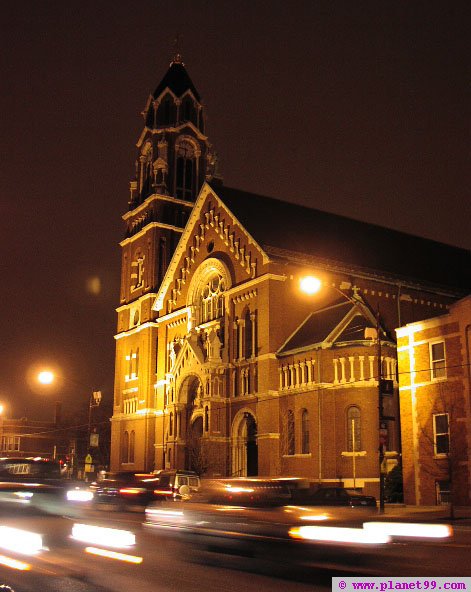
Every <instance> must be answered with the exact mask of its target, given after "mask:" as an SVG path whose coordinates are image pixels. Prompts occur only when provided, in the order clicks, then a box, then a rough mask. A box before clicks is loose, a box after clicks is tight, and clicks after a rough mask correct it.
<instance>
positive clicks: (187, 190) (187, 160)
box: [175, 140, 196, 200]
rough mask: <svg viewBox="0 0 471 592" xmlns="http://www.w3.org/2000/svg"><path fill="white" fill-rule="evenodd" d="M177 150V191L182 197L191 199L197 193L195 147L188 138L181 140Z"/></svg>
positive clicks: (178, 195) (177, 194)
mask: <svg viewBox="0 0 471 592" xmlns="http://www.w3.org/2000/svg"><path fill="white" fill-rule="evenodd" d="M176 152H177V153H176V161H177V174H176V180H175V193H176V196H177V197H179V198H180V199H186V200H191V199H192V198H193V195H194V193H195V187H194V185H195V168H196V165H195V163H196V159H195V149H194V147H193V145H192V144H191V143H190V142H188V141H187V140H181V141H180V142H179V144H178V145H177V151H176Z"/></svg>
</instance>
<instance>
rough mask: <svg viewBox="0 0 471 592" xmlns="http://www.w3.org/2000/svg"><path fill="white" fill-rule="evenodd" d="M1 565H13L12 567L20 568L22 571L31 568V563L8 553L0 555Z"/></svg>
mask: <svg viewBox="0 0 471 592" xmlns="http://www.w3.org/2000/svg"><path fill="white" fill-rule="evenodd" d="M0 565H4V566H5V567H11V568H12V569H19V570H20V571H28V570H30V569H31V565H29V563H24V562H23V561H18V560H17V559H12V558H11V557H6V555H0Z"/></svg>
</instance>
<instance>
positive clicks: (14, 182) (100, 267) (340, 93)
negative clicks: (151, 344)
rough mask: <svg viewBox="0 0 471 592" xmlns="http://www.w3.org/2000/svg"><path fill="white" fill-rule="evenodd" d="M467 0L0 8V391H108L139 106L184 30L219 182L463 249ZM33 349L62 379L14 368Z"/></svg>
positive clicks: (24, 395)
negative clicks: (40, 378)
mask: <svg viewBox="0 0 471 592" xmlns="http://www.w3.org/2000/svg"><path fill="white" fill-rule="evenodd" d="M468 6H469V3H468V1H467V0H466V1H462V2H446V1H444V0H442V1H440V2H436V1H433V0H426V1H414V0H404V1H402V0H394V1H386V0H372V1H365V0H362V1H361V2H360V1H352V0H345V1H344V2H341V1H337V0H325V1H323V0H322V1H318V0H303V1H295V0H294V1H293V0H291V1H290V2H286V1H283V2H279V1H277V0H270V1H267V2H261V1H256V0H255V1H236V0H232V1H226V0H218V1H213V2H206V1H198V0H194V1H192V2H190V1H188V2H181V1H175V0H174V1H172V2H168V1H166V2H164V1H158V0H154V1H150V0H139V1H138V2H136V1H135V0H133V1H122V0H118V1H113V2H111V1H108V0H104V1H100V0H94V1H90V2H87V1H83V0H81V1H80V2H75V1H68V0H60V1H55V0H50V1H48V0H42V1H40V0H31V1H27V0H23V2H18V3H13V2H4V3H2V7H1V16H0V19H1V31H0V33H1V35H0V48H1V51H0V60H1V62H0V63H1V97H0V100H1V113H2V117H1V119H0V121H1V133H0V141H1V166H0V171H1V191H2V199H1V202H0V203H1V213H2V216H1V223H2V228H1V233H0V240H1V249H2V257H1V260H2V268H3V273H2V276H3V282H2V292H1V293H2V297H3V302H2V306H1V308H0V311H1V312H0V314H1V324H0V326H1V333H0V343H1V350H0V354H1V365H0V368H1V373H0V401H4V402H7V403H9V404H10V409H9V415H10V416H23V415H27V416H28V417H29V418H35V417H41V418H47V417H52V410H53V406H54V405H53V401H54V400H55V399H56V398H57V399H58V398H62V399H63V400H64V402H65V403H67V405H66V408H67V410H68V411H70V410H73V409H74V408H76V407H77V406H78V404H79V402H80V401H82V403H83V401H84V400H86V398H87V397H88V394H89V392H90V391H91V390H92V389H93V388H101V389H102V390H103V393H104V396H105V397H106V398H107V399H108V400H111V399H112V388H113V372H114V339H113V335H114V333H115V324H116V313H115V307H116V306H117V305H118V299H119V271H120V269H119V267H120V255H119V247H118V242H119V241H120V240H121V239H122V237H123V232H124V225H123V223H122V220H121V215H122V214H123V213H124V212H125V211H126V208H127V200H128V187H129V180H130V179H131V176H132V173H133V163H134V159H135V155H136V153H135V143H136V141H137V139H138V137H139V135H140V133H141V131H142V127H143V121H142V118H141V116H140V112H141V111H142V109H143V108H144V105H145V102H146V99H147V97H148V95H149V94H150V93H151V92H152V91H153V90H154V89H155V87H156V86H157V84H158V82H159V81H160V79H161V78H162V77H163V75H164V74H165V72H166V70H167V68H168V66H169V62H170V60H171V58H172V55H173V43H172V40H173V38H174V37H175V35H176V34H177V33H180V34H181V36H182V53H183V58H184V62H185V64H186V66H187V69H188V72H189V74H190V76H191V78H192V80H193V82H194V84H195V86H196V88H197V89H198V91H199V92H200V94H201V95H202V97H203V101H204V104H205V108H206V114H207V131H208V135H209V138H210V141H211V142H212V143H213V145H214V146H215V148H216V150H217V152H218V154H219V157H220V162H221V170H222V173H223V177H224V182H225V184H226V185H228V186H231V187H238V188H240V189H246V190H249V191H253V192H255V193H262V194H265V195H269V196H273V197H277V198H281V199H285V200H287V201H292V202H297V203H302V204H305V205H309V206H311V207H314V208H318V209H322V210H328V211H331V212H335V213H338V214H343V215H346V216H351V217H354V218H357V219H360V220H365V221H367V222H372V223H377V224H381V225H384V226H390V227H392V228H396V229H399V230H403V231H406V232H410V233H414V234H418V235H421V236H425V237H427V238H431V239H435V240H439V241H443V242H447V243H450V244H453V245H456V246H460V247H465V248H471V233H470V231H469V220H470V205H469V204H470V200H469V187H470V174H469V171H470V166H469V164H470V162H469V146H470V144H469V123H470V118H469V105H470V97H469V86H468V85H469V72H470V65H471V64H470V56H471V47H470V45H471V43H470V38H471V36H470V35H469V30H470V24H471V23H470V19H469V16H468V14H467V8H468ZM42 364H47V365H49V366H51V365H52V366H55V367H56V368H57V369H58V370H59V369H60V371H61V373H62V374H63V376H64V377H65V379H64V381H63V383H62V386H61V387H60V389H59V390H58V391H57V392H55V393H54V392H50V393H48V394H46V393H44V392H40V391H39V390H38V389H37V388H35V387H34V386H33V385H32V383H31V381H29V379H28V377H31V375H32V373H33V370H34V369H35V368H38V367H40V366H41V365H42Z"/></svg>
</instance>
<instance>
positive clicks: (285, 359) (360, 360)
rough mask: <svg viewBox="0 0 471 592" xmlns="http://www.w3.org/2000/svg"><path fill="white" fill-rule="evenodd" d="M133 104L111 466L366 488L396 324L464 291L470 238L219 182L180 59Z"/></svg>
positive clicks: (387, 460)
mask: <svg viewBox="0 0 471 592" xmlns="http://www.w3.org/2000/svg"><path fill="white" fill-rule="evenodd" d="M143 116H144V128H143V131H142V134H141V136H140V138H139V140H138V142H137V160H136V174H135V178H134V179H133V180H132V181H131V184H130V198H129V210H128V211H127V212H126V213H125V214H124V216H123V219H124V222H125V225H126V234H125V237H124V239H123V240H122V242H121V243H120V245H121V249H122V267H121V293H120V303H119V306H118V308H117V312H118V324H117V333H116V336H115V340H116V367H115V392H114V410H113V417H112V442H111V470H135V471H139V470H145V471H150V470H153V469H160V468H181V469H193V470H196V471H197V472H199V473H200V474H203V475H206V476H251V475H263V476H279V475H282V476H300V477H305V478H306V479H308V480H309V481H310V482H311V483H318V484H321V483H340V484H344V485H345V486H348V487H355V488H356V489H359V490H362V491H364V492H365V493H373V494H376V495H377V494H378V483H379V472H380V471H379V461H380V457H381V460H383V463H382V467H383V471H388V470H389V469H390V468H392V466H394V464H395V463H396V462H397V459H398V457H399V454H400V434H399V401H398V382H397V379H398V373H397V355H396V342H395V331H394V329H395V328H396V327H400V326H402V325H405V324H407V323H411V322H414V321H416V320H420V319H422V318H430V317H433V316H437V315H442V314H444V313H445V312H446V311H447V310H448V306H449V305H450V304H451V303H453V302H454V301H456V300H457V299H458V298H459V297H461V296H463V295H464V294H466V293H467V292H468V291H469V288H470V285H471V280H470V277H469V269H470V266H469V261H470V259H469V252H467V251H464V250H462V249H457V248H454V247H450V246H447V245H442V244H439V243H436V242H433V241H429V240H425V239H421V238H418V237H414V236H411V235H407V234H403V233H400V232H397V231H393V230H390V229H387V228H382V227H378V226H374V225H371V224H367V223H362V222H358V221H356V220H351V219H348V218H345V217H342V216H338V215H334V214H330V213H326V212H323V211H320V210H315V209H311V208H308V207H305V206H299V205H295V204H291V203H287V202H284V201H280V200H276V199H272V198H269V197H264V196H260V195H255V194H251V193H248V192H244V191H240V190H237V189H232V188H229V187H225V186H224V184H223V183H222V181H221V179H220V177H219V172H218V170H217V158H216V154H215V151H214V149H213V147H212V145H211V144H210V142H209V140H208V137H207V136H206V134H205V114H204V108H203V105H202V103H201V98H200V95H199V93H198V91H197V90H196V88H195V86H194V85H193V83H192V81H191V79H190V77H189V75H188V73H187V70H186V67H185V65H184V64H183V62H182V59H181V56H179V55H177V56H176V57H175V58H174V60H173V61H172V63H171V64H170V67H169V69H168V71H167V73H166V74H165V76H164V78H163V79H162V81H161V82H160V84H159V85H158V86H157V88H156V90H155V92H154V93H153V94H152V95H151V96H150V97H149V99H148V101H147V103H146V106H145V109H144V112H143ZM466 274H467V276H466ZM313 287H315V288H317V291H315V290H314V289H313ZM383 385H384V388H383ZM380 392H381V396H380V395H379V393H380ZM379 407H380V409H379ZM379 450H380V452H381V455H380V454H379V453H378V451H379Z"/></svg>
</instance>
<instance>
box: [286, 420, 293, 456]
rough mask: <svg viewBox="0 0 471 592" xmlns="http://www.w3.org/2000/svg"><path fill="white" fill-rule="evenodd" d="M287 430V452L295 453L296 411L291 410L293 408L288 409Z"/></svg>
mask: <svg viewBox="0 0 471 592" xmlns="http://www.w3.org/2000/svg"><path fill="white" fill-rule="evenodd" d="M286 427H287V430H286V435H287V440H288V442H287V451H288V452H287V453H288V454H290V455H292V454H294V451H295V440H294V438H295V435H294V413H293V412H292V411H291V409H289V410H288V417H287V426H286Z"/></svg>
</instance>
